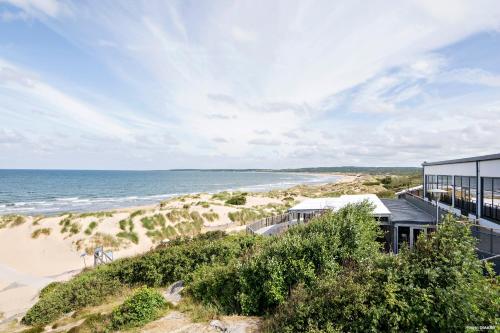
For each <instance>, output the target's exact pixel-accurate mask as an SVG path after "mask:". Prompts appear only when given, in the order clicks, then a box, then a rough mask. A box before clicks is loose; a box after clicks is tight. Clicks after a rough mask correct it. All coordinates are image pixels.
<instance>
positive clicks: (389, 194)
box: [377, 190, 396, 199]
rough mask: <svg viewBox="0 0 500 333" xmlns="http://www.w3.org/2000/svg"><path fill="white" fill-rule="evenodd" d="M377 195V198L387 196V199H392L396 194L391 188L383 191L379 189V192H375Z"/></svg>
mask: <svg viewBox="0 0 500 333" xmlns="http://www.w3.org/2000/svg"><path fill="white" fill-rule="evenodd" d="M377 196H378V197H379V198H389V199H392V198H394V197H395V196H396V193H395V192H394V191H391V190H385V191H380V192H377Z"/></svg>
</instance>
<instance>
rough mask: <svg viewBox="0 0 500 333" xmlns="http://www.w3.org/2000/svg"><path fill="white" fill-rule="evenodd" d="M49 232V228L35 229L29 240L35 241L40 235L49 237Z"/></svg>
mask: <svg viewBox="0 0 500 333" xmlns="http://www.w3.org/2000/svg"><path fill="white" fill-rule="evenodd" d="M51 231H52V229H51V228H40V229H36V230H35V231H33V232H32V233H31V238H33V239H37V238H38V237H39V236H40V235H44V236H49V235H50V232H51Z"/></svg>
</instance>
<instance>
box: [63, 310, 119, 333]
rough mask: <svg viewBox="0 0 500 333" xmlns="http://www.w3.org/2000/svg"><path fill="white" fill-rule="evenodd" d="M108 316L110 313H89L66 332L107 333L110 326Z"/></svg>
mask: <svg viewBox="0 0 500 333" xmlns="http://www.w3.org/2000/svg"><path fill="white" fill-rule="evenodd" d="M110 317H111V315H110V314H102V313H94V314H90V315H88V316H86V318H85V320H84V322H83V323H82V324H80V325H79V326H75V327H73V328H71V329H70V330H69V331H68V333H108V332H109V331H110V326H111V319H110Z"/></svg>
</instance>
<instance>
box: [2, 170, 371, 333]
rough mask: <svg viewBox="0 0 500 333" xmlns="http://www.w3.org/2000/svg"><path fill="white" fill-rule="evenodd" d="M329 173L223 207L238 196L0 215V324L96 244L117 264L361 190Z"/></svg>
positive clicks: (354, 180) (357, 178)
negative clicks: (329, 179)
mask: <svg viewBox="0 0 500 333" xmlns="http://www.w3.org/2000/svg"><path fill="white" fill-rule="evenodd" d="M337 175H338V176H341V178H339V180H338V181H337V182H336V183H330V184H319V185H299V186H295V187H292V188H290V189H284V190H274V191H271V192H251V193H246V194H245V197H246V203H245V204H244V205H231V204H227V203H226V200H227V199H228V198H231V197H232V196H235V195H241V193H228V192H222V193H218V194H208V193H201V194H192V195H185V196H180V197H176V198H172V199H169V200H166V201H162V202H161V203H158V204H156V205H148V206H141V207H129V208H123V209H118V210H114V211H107V212H94V213H75V214H64V215H61V216H52V217H43V216H18V217H16V219H13V217H5V216H4V217H1V218H2V220H0V221H2V222H1V223H0V225H1V226H2V227H1V228H0V325H6V324H7V323H8V322H9V321H12V319H19V318H20V317H22V315H23V313H24V312H25V311H26V310H27V309H28V308H29V307H30V306H31V305H32V304H34V303H35V302H36V300H37V295H38V293H39V291H40V289H41V288H43V287H44V286H45V285H47V284H48V283H50V282H52V281H61V280H65V279H68V278H70V277H71V276H73V275H75V274H77V273H78V272H79V271H80V270H82V269H83V268H84V267H85V265H86V266H87V267H88V266H92V265H93V255H92V254H93V250H94V249H95V247H96V246H99V245H102V246H104V248H105V250H111V251H113V256H114V258H115V259H116V258H123V257H126V256H132V255H136V254H139V253H143V252H145V251H148V250H149V249H151V248H152V247H154V246H155V245H156V244H158V243H159V242H161V241H167V240H168V239H172V238H175V237H178V236H192V235H195V234H198V233H202V232H206V231H210V230H225V231H226V232H238V231H243V230H244V229H245V224H247V223H249V222H251V221H253V220H256V219H258V218H262V217H266V216H271V215H277V214H281V213H283V212H285V211H286V210H287V209H288V208H289V207H290V206H292V205H294V204H296V203H299V202H300V201H302V200H304V199H305V198H307V197H314V196H321V195H325V194H328V195H332V193H337V192H338V193H340V194H341V193H356V192H366V191H367V189H366V188H364V187H363V185H362V183H363V181H365V180H366V179H369V178H370V176H361V175H345V174H337ZM376 190H377V189H372V192H373V191H375V192H376ZM9 218H10V219H11V220H9ZM0 331H1V330H0Z"/></svg>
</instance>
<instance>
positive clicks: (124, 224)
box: [116, 218, 139, 244]
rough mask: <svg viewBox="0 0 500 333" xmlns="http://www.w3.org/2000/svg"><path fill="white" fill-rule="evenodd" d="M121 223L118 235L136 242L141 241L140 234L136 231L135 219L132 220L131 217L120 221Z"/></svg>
mask: <svg viewBox="0 0 500 333" xmlns="http://www.w3.org/2000/svg"><path fill="white" fill-rule="evenodd" d="M118 223H119V225H120V229H121V230H122V231H120V232H119V233H117V234H116V237H120V238H124V239H128V240H129V241H131V242H132V243H134V244H138V243H139V235H137V233H136V232H134V221H132V219H131V218H128V219H125V220H121V221H120V222H118Z"/></svg>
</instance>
